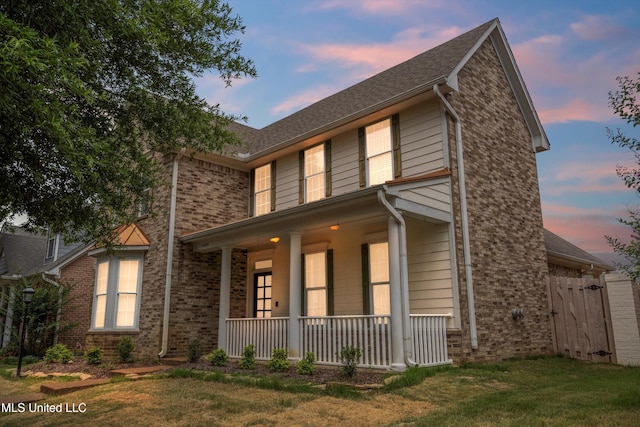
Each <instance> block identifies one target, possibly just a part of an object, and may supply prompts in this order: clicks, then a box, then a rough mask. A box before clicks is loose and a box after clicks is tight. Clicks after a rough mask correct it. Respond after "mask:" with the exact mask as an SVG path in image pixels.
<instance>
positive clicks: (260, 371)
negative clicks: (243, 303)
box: [22, 358, 390, 385]
mask: <svg viewBox="0 0 640 427" xmlns="http://www.w3.org/2000/svg"><path fill="white" fill-rule="evenodd" d="M157 363H158V362H157V361H155V362H149V361H137V362H131V363H111V362H105V363H102V364H100V365H89V364H87V362H86V361H84V360H83V359H81V358H76V359H75V360H74V361H73V362H70V363H64V364H63V363H45V362H38V363H35V364H32V365H27V366H23V368H22V371H23V373H24V372H26V371H33V372H44V373H46V374H51V373H62V374H72V373H79V372H81V373H86V374H90V375H92V376H93V378H107V377H109V371H111V370H113V369H125V368H135V367H143V366H153V365H154V364H157ZM175 367H176V368H185V369H196V370H202V371H218V372H222V373H226V374H246V375H254V376H257V377H266V376H278V377H280V378H291V379H298V380H302V381H306V382H311V383H314V384H327V383H332V382H339V383H346V384H353V385H362V384H382V382H383V381H384V377H385V376H388V375H389V373H390V371H383V370H377V369H370V368H358V369H357V371H356V374H355V375H354V376H352V377H349V376H347V375H345V374H344V373H343V372H342V370H341V369H340V367H338V366H322V365H316V370H315V372H314V373H313V375H300V374H298V373H297V372H296V369H295V366H293V364H292V365H291V366H290V367H289V369H288V370H287V371H284V372H272V371H270V370H269V368H268V367H267V365H266V362H256V366H255V368H254V369H251V370H247V369H241V368H240V366H239V365H238V361H237V360H229V361H228V362H227V363H226V364H225V366H212V365H211V364H210V363H209V362H207V361H205V360H200V361H198V362H196V363H183V364H182V365H178V366H175Z"/></svg>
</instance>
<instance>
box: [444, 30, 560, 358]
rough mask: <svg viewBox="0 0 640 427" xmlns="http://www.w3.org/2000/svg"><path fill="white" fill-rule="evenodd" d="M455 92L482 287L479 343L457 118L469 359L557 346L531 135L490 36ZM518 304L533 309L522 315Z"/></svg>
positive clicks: (464, 346) (477, 280) (477, 283)
mask: <svg viewBox="0 0 640 427" xmlns="http://www.w3.org/2000/svg"><path fill="white" fill-rule="evenodd" d="M459 84H460V91H459V92H453V93H452V94H450V95H449V99H450V102H451V104H452V105H453V107H454V109H456V111H457V113H458V115H459V116H460V119H461V125H462V141H463V147H464V163H465V178H466V188H467V204H468V215H469V229H470V232H469V236H470V240H471V258H472V260H471V262H472V268H473V289H474V294H475V308H476V323H477V329H478V343H479V348H478V349H477V350H473V351H472V349H471V343H470V335H469V326H468V325H469V318H468V306H467V293H466V277H465V271H464V262H463V261H464V256H463V246H462V235H461V226H460V224H461V217H460V205H459V187H458V182H457V177H458V171H457V159H456V152H455V150H456V147H455V134H454V123H453V121H452V120H451V119H450V118H449V121H448V133H449V135H448V138H449V141H450V143H449V147H450V156H451V166H452V169H453V182H454V185H453V192H454V194H453V201H454V215H455V234H456V250H457V254H456V256H457V259H458V260H459V262H458V277H459V278H460V285H459V288H460V307H461V315H462V335H461V343H460V344H461V354H460V357H461V358H462V359H473V360H498V359H503V358H508V357H513V356H520V355H526V354H532V353H538V354H539V353H551V352H552V338H551V327H550V325H551V323H550V319H549V314H548V313H549V309H548V300H547V289H546V282H545V280H546V277H547V275H548V269H547V260H546V252H545V247H544V238H543V231H542V214H541V208H540V195H539V189H538V177H537V170H536V159H535V154H534V152H533V148H532V141H531V135H530V134H529V131H528V130H527V127H526V124H525V122H524V120H523V118H522V117H521V114H520V110H519V108H518V105H517V103H516V100H515V98H514V96H513V93H512V91H511V89H510V87H509V84H508V81H507V79H506V76H505V74H504V72H503V70H502V68H501V65H500V61H499V59H498V57H497V54H496V52H495V50H494V48H493V46H492V44H491V42H490V41H486V42H485V43H484V44H483V45H482V46H481V47H480V48H479V50H478V51H477V52H476V54H475V55H474V56H473V57H472V58H471V59H470V60H469V62H468V63H467V64H466V65H465V66H464V68H463V69H462V70H461V71H460V73H459ZM513 308H522V309H524V310H525V318H524V319H521V320H517V321H514V320H513V319H512V316H511V310H512V309H513Z"/></svg>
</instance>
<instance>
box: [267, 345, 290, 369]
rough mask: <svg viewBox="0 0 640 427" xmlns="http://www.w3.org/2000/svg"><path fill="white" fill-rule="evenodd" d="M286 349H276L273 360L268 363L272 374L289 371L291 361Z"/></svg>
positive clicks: (272, 356)
mask: <svg viewBox="0 0 640 427" xmlns="http://www.w3.org/2000/svg"><path fill="white" fill-rule="evenodd" d="M287 353H288V351H287V349H286V348H274V349H273V352H272V353H271V359H270V360H269V362H267V367H268V368H269V370H270V371H272V372H282V371H286V370H287V369H289V359H288V358H287Z"/></svg>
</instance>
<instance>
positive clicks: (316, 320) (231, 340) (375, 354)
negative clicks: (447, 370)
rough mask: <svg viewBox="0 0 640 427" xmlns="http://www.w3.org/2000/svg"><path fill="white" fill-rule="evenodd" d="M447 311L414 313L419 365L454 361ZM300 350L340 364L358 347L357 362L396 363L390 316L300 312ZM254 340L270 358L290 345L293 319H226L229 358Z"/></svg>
mask: <svg viewBox="0 0 640 427" xmlns="http://www.w3.org/2000/svg"><path fill="white" fill-rule="evenodd" d="M447 317H449V315H411V330H412V335H413V340H412V350H413V358H414V361H415V362H416V363H418V364H419V365H421V366H434V365H443V364H449V363H451V359H449V358H448V354H447V326H446V319H447ZM298 321H299V322H300V346H301V354H300V356H304V354H305V353H306V352H308V351H311V352H313V353H314V355H315V357H316V360H317V362H318V363H320V364H327V365H337V364H341V363H342V361H341V360H340V352H341V350H342V349H343V348H344V347H345V346H353V347H359V348H360V352H361V356H360V359H359V361H358V365H359V366H365V367H375V368H389V367H390V366H391V362H392V354H393V353H392V344H391V316H388V315H383V316H376V315H373V316H313V317H311V316H303V317H300V318H299V320H298ZM249 344H253V345H254V346H255V348H256V358H257V359H262V360H266V359H269V358H270V357H271V352H272V351H273V349H275V348H288V346H289V318H288V317H278V318H265V319H255V318H254V319H227V346H226V351H227V354H228V355H229V356H230V357H241V356H242V351H243V349H244V348H245V347H246V346H247V345H249Z"/></svg>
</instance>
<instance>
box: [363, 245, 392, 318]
mask: <svg viewBox="0 0 640 427" xmlns="http://www.w3.org/2000/svg"><path fill="white" fill-rule="evenodd" d="M382 243H386V244H387V253H388V251H389V243H388V242H387V241H386V240H375V241H371V242H369V243H368V245H369V265H368V268H369V307H370V312H371V314H375V315H379V316H384V315H388V314H391V307H389V313H375V292H374V289H375V287H376V286H382V285H387V286H388V287H389V292H391V278H390V277H387V280H386V281H382V282H374V281H373V278H372V277H373V274H372V272H371V266H372V264H371V260H372V256H371V245H375V244H382ZM387 259H388V257H387ZM387 263H388V261H387ZM389 298H390V295H389Z"/></svg>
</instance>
